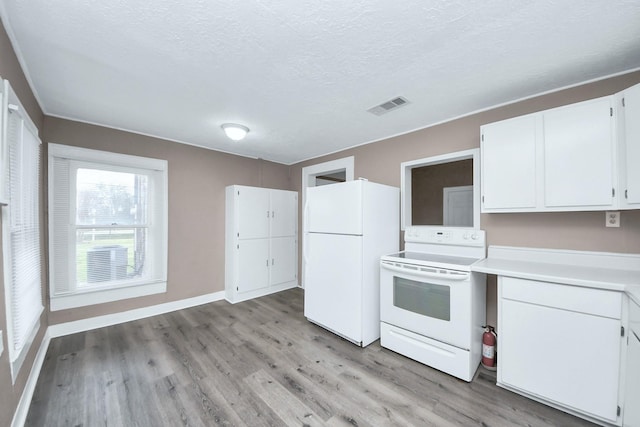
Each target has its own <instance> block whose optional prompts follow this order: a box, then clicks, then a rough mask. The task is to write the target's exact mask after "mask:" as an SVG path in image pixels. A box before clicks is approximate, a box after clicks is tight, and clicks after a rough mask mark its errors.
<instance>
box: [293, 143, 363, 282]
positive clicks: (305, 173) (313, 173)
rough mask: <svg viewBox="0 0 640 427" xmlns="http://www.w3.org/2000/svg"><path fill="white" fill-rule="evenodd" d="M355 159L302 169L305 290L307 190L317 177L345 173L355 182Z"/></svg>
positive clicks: (344, 159) (302, 266)
mask: <svg viewBox="0 0 640 427" xmlns="http://www.w3.org/2000/svg"><path fill="white" fill-rule="evenodd" d="M354 163H355V157H354V156H349V157H343V158H341V159H336V160H330V161H328V162H323V163H318V164H316V165H311V166H306V167H304V168H302V187H301V188H302V215H301V218H302V233H301V234H302V236H301V241H302V245H301V247H302V256H301V257H300V259H301V270H302V271H301V272H300V287H302V288H304V281H305V270H306V243H307V215H306V211H307V188H309V187H315V186H316V177H317V176H318V175H328V174H332V173H335V172H340V171H343V170H344V172H345V180H346V181H353V177H354Z"/></svg>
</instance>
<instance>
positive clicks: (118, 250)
mask: <svg viewBox="0 0 640 427" xmlns="http://www.w3.org/2000/svg"><path fill="white" fill-rule="evenodd" d="M127 252H128V249H127V248H126V247H124V246H121V245H109V246H95V247H93V248H91V249H88V250H87V282H88V283H95V282H105V281H107V280H122V279H126V278H127V261H128V258H129V257H128V254H127Z"/></svg>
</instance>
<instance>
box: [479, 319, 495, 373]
mask: <svg viewBox="0 0 640 427" xmlns="http://www.w3.org/2000/svg"><path fill="white" fill-rule="evenodd" d="M483 328H484V333H483V334H482V366H484V367H485V368H487V369H490V370H495V369H496V340H497V337H498V334H496V331H495V329H494V328H493V326H489V325H486V326H483Z"/></svg>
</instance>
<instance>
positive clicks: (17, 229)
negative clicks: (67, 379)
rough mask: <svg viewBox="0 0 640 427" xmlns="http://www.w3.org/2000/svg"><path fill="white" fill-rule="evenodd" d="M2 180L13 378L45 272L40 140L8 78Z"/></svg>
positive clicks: (35, 323) (32, 328) (35, 325)
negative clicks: (41, 217) (42, 237)
mask: <svg viewBox="0 0 640 427" xmlns="http://www.w3.org/2000/svg"><path fill="white" fill-rule="evenodd" d="M2 94H3V95H4V98H3V105H2V118H3V120H2V121H3V122H4V123H5V130H4V131H3V133H2V134H1V136H0V140H1V142H2V144H0V145H1V146H2V150H1V152H2V156H0V158H1V159H2V166H3V168H2V174H3V175H4V176H3V179H2V180H0V181H1V182H2V185H3V186H4V189H3V193H4V198H5V200H4V201H5V203H6V206H4V207H3V208H2V254H3V263H4V285H5V286H4V287H5V303H6V312H7V343H8V347H9V360H10V364H11V377H12V380H13V382H15V380H16V377H17V376H18V372H19V370H20V367H21V366H22V364H23V362H24V359H25V357H26V355H27V353H28V351H29V348H30V347H31V344H32V342H33V340H34V338H35V335H36V333H37V332H38V330H39V329H40V315H41V314H42V311H43V309H44V308H43V305H42V276H41V262H40V256H41V253H42V250H41V247H40V203H39V201H40V140H39V139H38V136H37V135H38V130H37V129H36V127H35V126H34V124H33V123H32V122H31V120H30V119H29V117H28V116H27V115H26V114H25V113H24V109H23V108H22V105H21V104H20V102H19V101H18V99H17V97H16V95H15V93H14V92H13V91H12V90H11V88H10V86H9V84H8V82H6V81H4V82H3V91H2Z"/></svg>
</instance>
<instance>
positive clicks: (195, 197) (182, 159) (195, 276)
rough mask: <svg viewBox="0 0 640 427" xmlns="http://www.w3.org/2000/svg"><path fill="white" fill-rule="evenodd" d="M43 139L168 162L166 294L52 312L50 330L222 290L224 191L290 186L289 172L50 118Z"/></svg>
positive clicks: (284, 168)
mask: <svg viewBox="0 0 640 427" xmlns="http://www.w3.org/2000/svg"><path fill="white" fill-rule="evenodd" d="M44 141H46V142H48V143H58V144H66V145H74V146H80V147H86V148H92V149H96V150H105V151H111V152H114V153H123V154H132V155H137V156H145V157H154V158H158V159H165V160H167V161H168V163H169V264H168V267H167V272H168V282H167V292H166V293H163V294H158V295H151V296H147V297H140V298H132V299H128V300H123V301H115V302H112V303H107V304H100V305H94V306H89V307H83V308H76V309H69V310H61V311H54V312H51V313H50V314H49V322H50V324H52V325H53V324H57V323H62V322H68V321H73V320H78V319H84V318H87V317H93V316H100V315H103V314H109V313H114V312H119V311H124V310H131V309H134V308H140V307H145V306H148V305H154V304H161V303H165V302H168V301H176V300H180V299H184V298H190V297H194V296H199V295H204V294H208V293H211V292H217V291H222V290H224V226H225V219H224V211H225V207H224V205H225V191H224V189H225V187H226V186H227V185H231V184H241V185H251V186H259V187H271V188H279V189H284V190H288V189H290V188H291V185H290V179H289V167H288V166H284V165H281V164H277V163H271V162H267V161H262V160H255V159H249V158H245V157H238V156H234V155H230V154H224V153H220V152H216V151H211V150H206V149H203V148H197V147H192V146H189V145H184V144H176V143H174V142H169V141H165V140H161V139H157V138H151V137H146V136H142V135H137V134H132V133H128V132H122V131H118V130H113V129H107V128H104V127H100V126H93V125H88V124H83V123H78V122H72V121H69V120H62V119H57V118H52V117H48V116H47V117H46V118H45V121H44Z"/></svg>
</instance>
